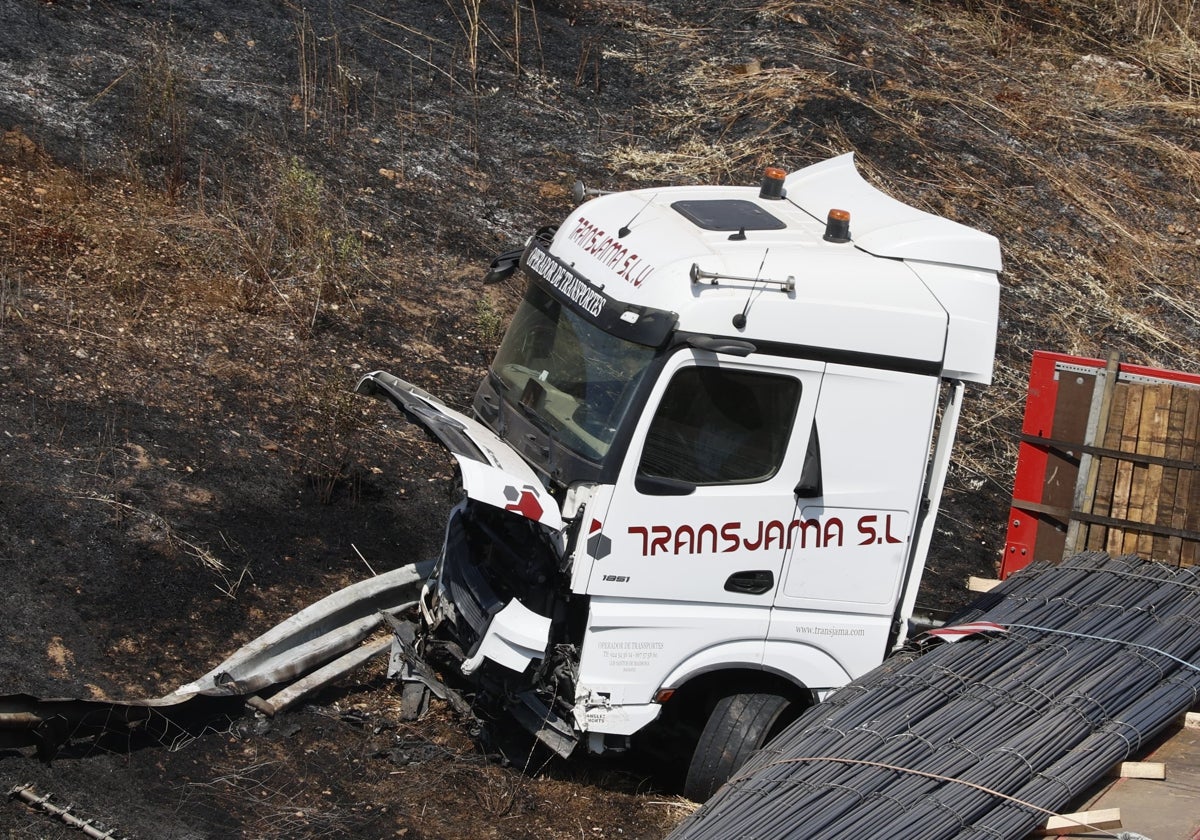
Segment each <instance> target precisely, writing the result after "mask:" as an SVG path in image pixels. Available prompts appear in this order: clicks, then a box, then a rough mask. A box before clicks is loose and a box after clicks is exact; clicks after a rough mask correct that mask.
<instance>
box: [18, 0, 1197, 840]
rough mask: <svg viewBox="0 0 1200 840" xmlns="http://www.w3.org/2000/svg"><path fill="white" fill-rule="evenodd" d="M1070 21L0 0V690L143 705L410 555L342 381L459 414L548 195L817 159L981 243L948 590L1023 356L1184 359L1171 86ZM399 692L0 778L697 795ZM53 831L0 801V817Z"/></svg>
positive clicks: (916, 6)
mask: <svg viewBox="0 0 1200 840" xmlns="http://www.w3.org/2000/svg"><path fill="white" fill-rule="evenodd" d="M474 8H479V9H480V10H481V17H480V18H479V21H478V23H479V25H478V27H477V28H476V27H475V26H474V25H473V18H472V17H471V12H472V9H474ZM1033 12H1037V14H1033ZM1071 14H1072V9H1071V7H1070V4H1016V3H1013V4H990V3H965V4H957V3H953V2H946V3H937V2H913V3H889V4H870V5H868V4H866V3H858V2H840V3H825V2H779V1H778V0H776V2H768V3H764V4H757V5H754V6H747V7H745V8H738V7H730V6H729V5H728V4H716V3H684V2H657V3H640V2H632V0H578V2H572V0H561V2H544V3H542V2H534V3H532V4H528V3H522V2H513V3H500V2H492V3H483V4H482V5H481V6H480V5H478V4H472V3H469V2H465V3H464V2H451V0H444V2H435V0H428V1H427V2H421V0H417V1H416V2H409V3H404V4H387V3H378V2H372V1H371V0H363V2H361V3H357V4H335V3H328V4H307V3H300V2H281V3H253V4H242V3H234V2H218V0H175V1H174V2H153V0H141V1H139V2H96V1H93V2H90V3H89V2H65V1H64V2H52V1H51V0H0V32H4V33H5V35H4V37H3V38H2V39H0V130H2V131H3V132H4V135H3V144H2V145H0V563H2V564H3V565H2V568H3V570H4V573H5V574H4V585H3V587H2V588H0V615H3V621H2V623H0V638H2V640H3V642H2V644H0V694H8V693H16V692H28V693H30V694H33V695H37V696H42V697H51V696H70V697H93V696H109V697H153V696H159V695H162V694H165V693H167V692H169V691H170V690H172V689H173V688H175V687H176V686H177V685H179V684H181V683H184V682H187V681H189V680H190V679H192V678H194V677H196V676H198V675H199V674H201V673H203V672H205V671H207V670H208V669H209V668H210V667H212V666H213V665H214V664H216V663H217V662H219V661H221V660H222V659H223V658H224V657H225V656H226V655H227V654H229V653H230V652H232V651H233V650H234V649H236V648H237V647H238V646H239V645H240V644H242V643H243V642H245V641H248V640H249V639H251V638H254V637H255V636H257V635H259V634H260V633H262V632H263V631H265V630H266V629H268V628H269V627H271V626H273V625H274V624H275V623H276V622H277V621H279V620H281V619H282V618H284V617H286V616H288V615H290V614H291V613H293V612H295V611H296V610H297V609H299V608H300V607H302V606H304V605H306V604H308V603H311V602H312V601H314V600H316V599H318V598H320V597H322V596H323V595H325V594H327V593H329V592H331V591H334V590H336V589H338V588H340V587H341V586H344V585H346V584H348V583H351V582H353V581H355V580H358V579H361V578H363V577H364V576H366V575H369V574H371V572H372V571H375V572H380V571H383V570H385V569H391V568H395V567H397V566H400V565H403V564H405V563H407V562H411V561H413V560H416V559H423V558H427V557H430V556H433V555H434V554H435V553H436V551H437V549H438V547H439V544H440V536H441V528H442V522H443V520H444V516H445V512H446V510H447V509H448V506H449V504H450V502H451V500H452V498H453V491H454V488H453V484H452V481H451V465H450V461H449V459H448V458H447V457H446V456H445V455H444V453H442V451H441V450H439V449H438V448H437V447H436V446H434V445H432V444H430V443H429V442H427V441H426V440H425V439H424V437H423V436H422V435H421V434H420V433H418V432H416V431H414V430H413V429H411V428H410V427H408V426H407V425H406V424H405V423H404V422H403V421H402V420H401V418H399V417H398V416H397V415H395V414H394V413H389V411H388V410H386V409H385V408H384V407H383V406H382V405H381V404H378V403H374V402H372V401H369V400H366V399H364V398H361V397H355V396H353V395H352V394H351V393H350V390H351V389H352V387H353V385H354V382H355V381H356V378H357V377H358V376H359V375H361V374H362V373H364V372H366V371H369V370H374V369H380V368H382V369H386V370H389V371H391V372H393V373H396V374H398V375H401V376H403V377H405V378H406V379H409V380H411V381H413V382H415V383H417V384H419V385H421V386H422V387H423V388H425V389H427V390H429V391H431V392H434V393H436V394H439V395H440V396H442V397H444V398H445V399H447V401H448V402H450V403H451V404H453V405H457V406H464V405H466V404H467V403H468V402H469V398H470V395H471V394H472V392H473V390H474V386H475V383H476V382H477V381H478V379H479V377H480V376H481V374H482V372H483V370H484V368H485V367H486V365H487V363H488V361H489V359H490V356H491V353H492V351H493V349H494V347H495V345H496V343H497V341H498V339H499V337H500V335H501V333H502V330H503V324H504V322H505V320H506V318H507V315H508V313H509V312H510V311H511V308H512V306H513V305H514V303H515V300H516V298H517V295H518V294H519V293H520V289H519V288H518V287H517V286H516V285H515V283H514V284H501V285H497V286H484V285H483V284H482V283H481V282H480V278H481V276H482V272H483V269H484V268H485V267H486V263H487V261H488V259H490V257H491V256H492V255H494V254H495V253H497V252H499V251H501V250H504V249H506V248H508V247H511V246H512V245H513V244H517V243H520V242H521V241H523V239H524V238H525V236H526V235H528V234H529V233H530V232H532V231H533V230H534V229H536V228H537V227H538V226H540V225H542V224H547V223H552V222H553V221H554V220H555V219H556V218H558V217H560V216H561V215H563V214H564V213H565V212H566V211H567V210H568V209H569V206H570V203H571V199H570V197H569V188H570V185H571V183H572V181H574V180H575V179H576V178H582V179H583V180H584V181H586V182H587V183H588V184H589V185H595V186H602V187H604V188H606V189H619V188H625V187H630V186H640V185H642V184H645V183H648V182H650V183H686V182H689V181H696V180H717V181H722V182H737V183H754V182H756V181H757V178H758V172H759V171H760V168H761V166H762V165H763V164H765V163H781V164H783V165H786V166H787V167H788V168H789V169H794V168H798V167H799V166H802V165H804V164H807V163H810V162H813V161H815V160H818V159H821V158H823V157H826V156H828V155H829V154H831V153H834V152H841V151H847V150H855V151H857V152H858V155H859V162H860V165H862V166H863V168H864V170H865V171H866V172H867V173H868V175H869V176H870V177H872V179H873V180H875V181H876V183H878V184H880V186H882V187H884V188H885V189H888V190H890V191H892V192H893V193H895V194H897V195H900V196H903V197H904V198H905V199H907V200H910V201H913V202H916V203H918V204H920V205H922V206H926V207H928V208H929V209H931V210H934V211H936V212H941V213H944V214H947V215H950V216H951V217H953V218H957V219H959V220H961V221H963V222H966V223H968V224H972V225H975V226H978V227H981V228H983V229H986V230H989V231H991V232H993V233H995V234H996V235H997V236H999V237H1000V239H1001V243H1002V246H1003V247H1004V249H1005V257H1006V262H1007V264H1006V274H1005V275H1004V277H1003V283H1004V291H1003V300H1002V306H1001V308H1002V313H1001V314H1002V319H1003V321H1002V334H1001V337H1000V347H999V348H998V362H997V368H996V384H995V385H994V386H993V387H992V388H991V389H989V390H987V391H982V390H981V389H974V390H973V391H972V392H971V393H970V395H969V397H970V400H971V406H970V408H969V418H968V422H967V423H966V424H965V428H964V429H963V430H962V433H961V435H960V442H959V450H958V451H959V455H958V459H957V461H956V464H955V469H954V474H953V475H952V477H951V482H950V486H949V487H948V489H947V499H946V505H945V513H944V516H943V518H942V520H941V524H940V525H939V529H938V533H937V537H936V538H935V540H934V546H933V553H932V557H931V567H930V569H929V572H928V574H927V576H926V582H925V587H924V590H923V592H922V597H921V601H922V602H923V603H925V604H926V605H929V606H933V607H935V608H939V609H952V608H954V607H957V606H959V605H961V604H962V603H964V602H965V600H966V598H967V593H966V591H965V585H964V584H965V580H966V578H967V577H968V576H969V575H973V574H974V575H985V576H987V575H991V574H993V573H994V570H995V566H996V562H997V560H998V559H999V550H1000V546H1001V544H1002V541H1003V539H1004V526H1005V519H1004V518H1005V515H1006V512H1007V494H1008V493H1009V492H1010V482H1011V469H1012V463H1011V458H1012V455H1013V452H1014V451H1015V446H1014V443H1013V435H1014V434H1015V433H1016V431H1017V429H1018V428H1019V424H1020V412H1021V407H1022V401H1023V391H1022V383H1023V379H1024V375H1025V370H1026V366H1027V364H1028V358H1029V354H1030V353H1031V351H1032V350H1034V349H1038V348H1046V349H1055V350H1062V351H1068V352H1080V353H1090V354H1094V355H1102V354H1104V353H1106V352H1107V350H1108V349H1119V350H1121V351H1122V352H1123V353H1125V354H1126V358H1128V359H1129V360H1130V361H1138V362H1142V363H1149V364H1161V365H1165V366H1170V367H1181V368H1187V369H1192V370H1195V369H1197V368H1198V367H1200V354H1198V352H1197V350H1196V348H1197V347H1200V314H1198V313H1197V310H1196V307H1195V303H1194V301H1195V299H1196V298H1195V287H1194V283H1195V278H1196V276H1197V268H1198V259H1197V257H1198V253H1200V229H1198V228H1197V219H1196V215H1195V212H1196V187H1197V184H1200V149H1197V148H1196V139H1195V137H1196V135H1195V131H1194V121H1195V119H1196V114H1197V103H1196V100H1195V98H1194V95H1193V94H1190V93H1189V92H1188V90H1187V87H1186V85H1182V86H1181V85H1180V84H1179V77H1178V75H1177V73H1175V68H1176V67H1177V64H1175V63H1173V62H1172V59H1171V55H1170V54H1168V52H1167V51H1166V50H1165V49H1164V50H1163V51H1160V52H1159V53H1155V55H1156V56H1157V58H1156V59H1155V61H1154V62H1152V61H1149V60H1144V61H1141V62H1140V63H1139V61H1138V56H1145V55H1150V53H1149V52H1145V53H1143V52H1138V49H1140V47H1139V44H1141V42H1140V41H1137V39H1135V38H1133V37H1132V36H1128V37H1127V36H1126V34H1123V31H1122V30H1115V31H1113V32H1108V33H1105V32H1100V31H1093V30H1085V29H1073V28H1072V27H1076V26H1077V25H1078V26H1082V24H1079V20H1078V19H1077V17H1072V16H1071ZM1056 15H1057V17H1056ZM1098 25H1099V24H1096V26H1098ZM398 709H399V696H398V691H397V689H396V687H395V686H394V685H393V684H392V683H390V682H389V681H388V680H387V679H386V678H385V676H384V674H383V672H382V666H376V667H373V668H367V669H365V670H364V671H362V672H361V673H358V674H356V675H355V676H353V677H351V678H348V679H346V680H344V681H343V682H341V683H339V684H338V685H337V686H336V687H334V688H332V689H329V690H327V691H325V692H322V693H320V694H318V695H316V696H314V697H313V698H311V700H310V702H309V703H308V704H307V705H304V706H303V707H301V708H299V709H297V710H296V711H294V712H289V713H287V714H285V715H282V716H281V717H279V718H276V719H274V720H272V721H270V722H269V723H267V722H263V721H260V720H256V719H255V718H254V717H253V716H250V715H240V714H235V715H232V716H231V717H229V718H227V719H217V720H214V721H213V723H212V726H211V727H210V729H209V730H208V731H206V732H205V733H203V734H200V735H198V736H197V737H195V738H193V739H188V740H186V741H183V742H179V743H174V744H169V745H153V746H144V747H139V748H136V749H122V748H120V747H119V746H118V747H115V748H111V749H99V748H95V749H83V750H78V751H74V752H72V753H70V754H68V755H64V756H61V757H59V758H57V759H56V760H54V761H53V762H51V763H49V764H45V763H41V762H39V761H38V760H37V759H36V758H34V757H32V756H30V755H27V754H24V753H18V752H16V751H13V752H10V753H8V754H0V788H3V789H4V790H5V791H8V790H10V789H11V788H13V787H14V786H16V785H20V784H28V783H32V784H33V785H35V786H36V788H37V789H38V790H39V791H40V792H42V793H50V794H53V795H54V797H55V799H54V801H55V802H57V803H58V804H66V803H68V802H70V803H73V804H74V806H75V810H76V811H77V812H78V813H79V814H80V815H81V816H83V817H84V818H92V819H95V820H97V821H98V822H99V823H102V824H104V825H105V826H106V827H107V828H111V829H113V830H114V836H129V837H159V838H209V837H212V838H216V837H230V836H241V837H341V836H347V837H348V836H353V837H364V838H369V837H379V838H383V837H406V838H450V840H457V838H468V837H472V838H474V837H506V838H513V837H515V838H523V837H528V838H535V837H536V838H551V837H562V838H568V837H571V838H574V837H588V838H590V837H610V838H611V837H621V838H623V839H624V838H628V840H633V838H654V837H661V836H663V835H664V834H666V833H667V832H668V831H669V830H670V828H671V826H673V825H674V824H676V823H677V822H678V821H679V820H680V819H681V818H682V817H683V816H684V815H685V814H686V813H687V812H688V810H689V809H690V807H691V806H690V804H689V803H687V802H686V801H685V800H682V799H681V798H679V797H677V796H675V795H673V794H672V792H671V790H670V788H669V786H668V785H667V784H666V783H665V782H664V779H663V777H662V776H661V775H656V774H653V773H651V772H649V771H648V769H647V767H646V766H644V764H639V763H638V762H637V761H629V762H617V761H612V762H609V761H579V762H571V763H566V762H558V761H556V762H548V761H546V760H545V759H544V758H539V757H534V758H532V759H527V758H524V757H523V756H525V755H526V753H525V752H524V751H523V750H522V749H521V745H520V744H519V743H517V742H507V743H506V742H505V741H504V740H503V739H504V738H505V737H507V736H504V735H503V733H501V735H499V736H497V737H499V738H500V739H501V740H500V741H496V740H488V739H484V740H482V741H481V740H478V739H473V738H472V737H471V736H470V734H469V733H468V732H467V731H466V727H465V726H464V724H463V723H462V722H461V721H458V720H455V719H454V718H453V717H452V715H451V714H450V713H449V712H448V711H447V710H446V709H444V708H441V707H435V708H434V710H433V712H432V713H431V714H430V715H429V716H428V717H426V718H425V719H423V720H421V721H419V722H417V723H403V722H401V721H400V719H399V712H398ZM499 728H500V730H503V726H502V725H501V726H500V727H499ZM502 744H503V746H502ZM109 746H110V747H112V746H113V745H109ZM73 836H78V833H77V832H75V831H74V830H72V829H69V828H67V827H65V826H63V825H61V824H60V823H57V822H55V821H54V820H52V819H50V818H49V817H46V816H45V815H42V814H39V813H36V812H34V811H32V810H30V809H28V808H26V807H24V806H23V805H20V804H19V803H17V802H16V801H15V800H9V801H3V802H0V837H6V838H18V837H21V838H24V837H45V838H58V837H73Z"/></svg>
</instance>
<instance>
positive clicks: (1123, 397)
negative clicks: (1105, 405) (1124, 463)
mask: <svg viewBox="0 0 1200 840" xmlns="http://www.w3.org/2000/svg"><path fill="white" fill-rule="evenodd" d="M1128 401H1129V389H1128V388H1117V387H1114V388H1113V399H1112V405H1111V406H1110V407H1109V414H1108V425H1107V430H1106V432H1105V435H1104V441H1103V444H1102V445H1103V446H1104V447H1105V448H1106V449H1119V448H1120V445H1121V429H1122V427H1123V424H1124V422H1125V406H1126V404H1127V403H1128ZM1117 463H1118V461H1117V460H1116V459H1115V458H1101V459H1100V465H1099V469H1098V470H1097V477H1096V493H1095V497H1094V498H1093V501H1092V513H1095V514H1099V515H1100V516H1109V515H1111V513H1112V503H1113V485H1114V483H1115V482H1116V477H1117ZM1107 539H1108V527H1107V526H1104V525H1091V526H1089V527H1088V539H1087V547H1088V550H1089V551H1103V550H1104V548H1105V546H1106V545H1107Z"/></svg>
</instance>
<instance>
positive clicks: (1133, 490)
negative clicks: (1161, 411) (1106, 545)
mask: <svg viewBox="0 0 1200 840" xmlns="http://www.w3.org/2000/svg"><path fill="white" fill-rule="evenodd" d="M1135 387H1137V388H1138V390H1140V391H1141V394H1142V404H1141V412H1140V416H1139V418H1138V425H1137V435H1136V437H1135V438H1134V442H1133V451H1134V452H1137V453H1139V454H1143V455H1147V454H1149V452H1150V438H1151V435H1152V428H1151V427H1152V426H1153V423H1154V412H1155V409H1156V408H1157V407H1158V391H1157V390H1156V389H1155V388H1150V387H1146V386H1144V385H1139V386H1135ZM1148 472H1149V470H1148V468H1147V467H1146V466H1144V465H1142V464H1134V465H1133V474H1132V476H1131V479H1130V484H1129V509H1128V510H1127V511H1126V513H1125V518H1126V519H1128V520H1130V521H1131V522H1144V521H1145V520H1144V519H1143V516H1144V513H1145V507H1146V488H1147V484H1148ZM1139 542H1140V540H1139V535H1138V533H1137V532H1136V531H1126V532H1125V536H1124V539H1123V540H1122V541H1121V553H1122V554H1137V553H1138V547H1139Z"/></svg>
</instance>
